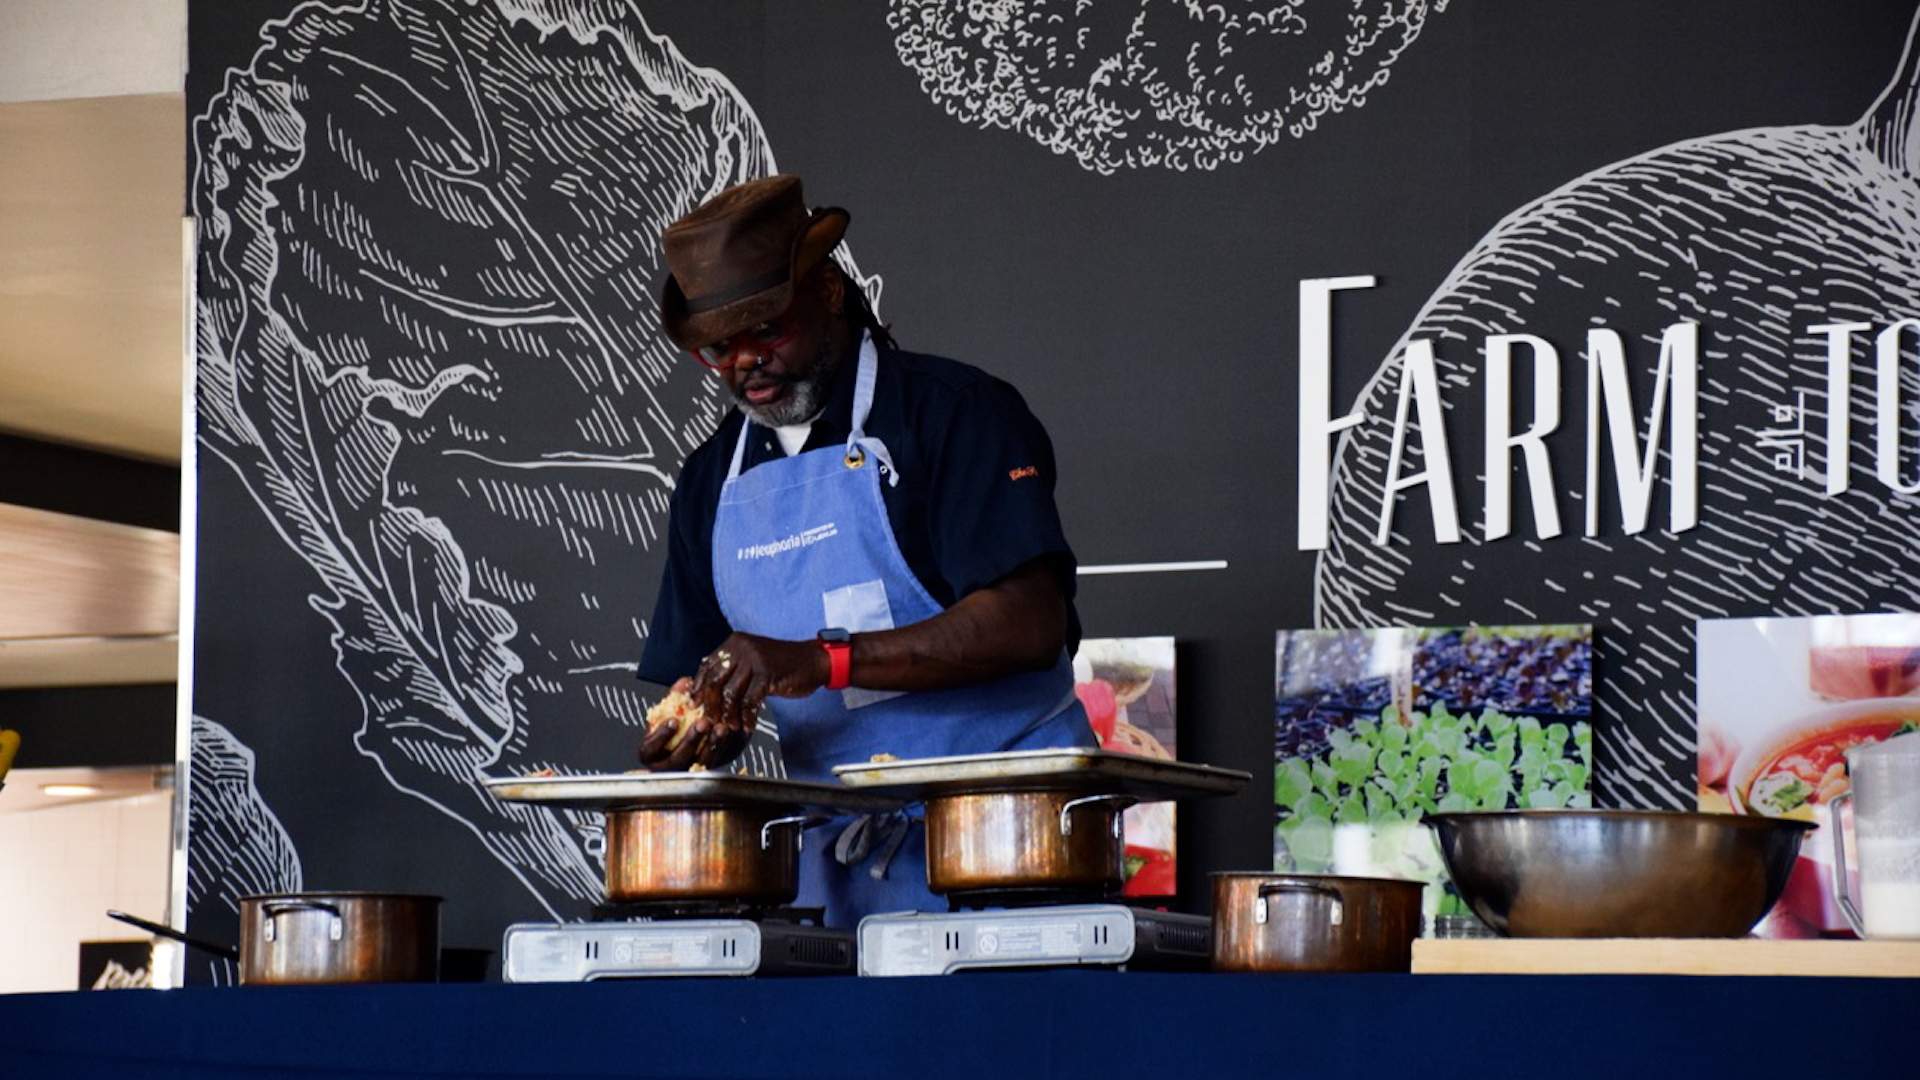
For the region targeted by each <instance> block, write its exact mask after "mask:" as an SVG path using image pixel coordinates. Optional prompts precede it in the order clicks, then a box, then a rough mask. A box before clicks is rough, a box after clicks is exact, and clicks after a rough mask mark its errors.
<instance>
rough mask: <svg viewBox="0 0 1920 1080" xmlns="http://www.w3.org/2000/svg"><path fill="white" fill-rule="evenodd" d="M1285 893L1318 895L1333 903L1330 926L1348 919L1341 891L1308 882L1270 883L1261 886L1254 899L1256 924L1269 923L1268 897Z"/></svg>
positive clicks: (1329, 920)
mask: <svg viewBox="0 0 1920 1080" xmlns="http://www.w3.org/2000/svg"><path fill="white" fill-rule="evenodd" d="M1283 892H1307V893H1318V894H1320V895H1321V896H1324V897H1326V898H1327V899H1329V900H1331V901H1333V914H1332V915H1331V916H1330V917H1329V918H1328V919H1327V922H1328V924H1329V925H1332V926H1339V925H1340V923H1341V922H1342V921H1343V920H1344V919H1345V918H1346V904H1345V903H1344V902H1343V901H1342V900H1341V899H1340V890H1339V889H1335V888H1332V887H1330V886H1326V885H1320V884H1316V883H1313V882H1306V881H1270V882H1268V883H1266V884H1265V885H1262V886H1260V891H1259V893H1258V894H1256V895H1255V896H1254V898H1253V921H1254V922H1256V923H1265V922H1266V921H1267V897H1269V896H1272V895H1273V894H1275V893H1283Z"/></svg>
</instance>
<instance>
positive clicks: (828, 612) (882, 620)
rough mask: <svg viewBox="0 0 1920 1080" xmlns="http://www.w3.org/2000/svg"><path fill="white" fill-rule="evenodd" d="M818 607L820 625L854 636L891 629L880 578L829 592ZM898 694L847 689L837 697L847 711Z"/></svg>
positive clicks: (888, 611)
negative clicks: (835, 627)
mask: <svg viewBox="0 0 1920 1080" xmlns="http://www.w3.org/2000/svg"><path fill="white" fill-rule="evenodd" d="M820 606H821V608H822V609H823V611H824V614H825V616H826V620H827V621H826V622H824V623H821V624H820V625H822V626H837V627H840V628H842V629H844V630H847V631H849V632H851V633H855V634H859V633H865V632H869V631H873V630H891V629H893V606H892V605H891V604H889V603H888V602H887V585H886V583H885V582H883V581H881V580H880V579H879V578H875V579H873V580H872V581H862V582H860V583H859V584H857V585H846V586H842V587H841V588H838V589H829V590H827V591H826V592H824V593H821V594H820ZM901 693H902V692H901V691H899V690H865V689H862V688H860V687H858V686H849V687H847V688H846V689H845V690H842V691H840V697H841V700H842V701H844V702H845V704H846V707H847V708H849V709H858V708H861V707H862V706H866V705H872V704H873V703H875V702H878V701H886V700H888V699H889V698H896V697H899V696H900V694H901Z"/></svg>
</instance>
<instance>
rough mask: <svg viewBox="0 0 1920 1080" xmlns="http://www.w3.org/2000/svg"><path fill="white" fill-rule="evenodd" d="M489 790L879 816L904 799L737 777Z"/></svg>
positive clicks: (607, 780) (526, 797)
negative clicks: (833, 811)
mask: <svg viewBox="0 0 1920 1080" xmlns="http://www.w3.org/2000/svg"><path fill="white" fill-rule="evenodd" d="M485 783H486V787H487V790H488V791H490V792H492V793H493V795H494V797H495V798H498V799H504V800H506V801H508V802H526V803H544V804H546V805H549V806H567V807H576V808H578V807H589V808H600V809H611V808H614V807H621V806H644V805H646V804H648V803H686V802H695V801H699V802H709V801H710V802H725V803H735V804H738V803H762V804H771V805H776V806H795V807H806V808H821V809H828V810H852V811H857V812H860V813H882V812H885V811H888V810H894V809H897V808H899V807H900V806H901V805H902V803H903V802H904V800H902V799H899V798H895V797H893V796H890V795H887V794H884V793H880V792H868V791H855V790H852V789H850V788H848V787H846V786H844V785H839V784H817V783H811V782H808V781H803V780H776V779H770V778H767V777H763V776H736V775H734V774H733V773H724V772H657V773H586V774H582V775H577V776H510V777H502V778H498V779H491V780H487V781H486V782H485Z"/></svg>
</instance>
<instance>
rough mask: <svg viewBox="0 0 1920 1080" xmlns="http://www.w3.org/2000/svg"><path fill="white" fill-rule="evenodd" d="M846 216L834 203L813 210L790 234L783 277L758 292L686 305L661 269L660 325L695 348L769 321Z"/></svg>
mask: <svg viewBox="0 0 1920 1080" xmlns="http://www.w3.org/2000/svg"><path fill="white" fill-rule="evenodd" d="M850 217H851V216H850V215H849V214H848V213H847V212H846V211H845V210H842V209H841V208H839V207H837V206H823V207H820V208H819V209H816V210H815V211H813V214H812V216H811V217H810V218H809V220H808V222H807V227H806V228H804V229H802V230H800V233H799V235H798V236H796V237H794V241H793V255H792V258H791V259H790V260H789V263H788V273H787V278H786V280H785V281H783V282H781V283H780V284H778V285H775V286H773V287H772V288H769V289H766V290H764V291H762V292H757V293H754V294H753V295H751V296H746V297H742V298H741V299H739V300H734V301H732V302H730V303H726V304H722V305H720V306H718V307H713V308H708V309H707V310H705V311H699V312H693V311H689V310H688V309H687V297H686V294H685V293H684V292H682V291H681V290H680V282H679V281H678V280H677V279H675V278H674V276H673V274H672V273H671V272H669V273H668V274H667V281H666V284H665V285H663V286H661V288H660V326H661V328H662V329H663V330H665V331H666V332H667V336H668V337H670V338H672V339H673V341H674V343H675V344H677V345H679V346H680V347H681V348H683V349H698V348H700V347H702V346H705V345H711V344H713V343H714V342H716V341H725V340H726V339H727V338H730V337H732V336H733V335H735V334H737V333H739V332H740V331H742V330H747V329H750V328H752V327H755V326H758V325H760V324H761V323H764V322H770V321H772V320H773V319H776V318H778V317H779V315H780V313H781V312H783V311H785V310H787V305H789V304H791V303H793V287H794V285H795V283H797V282H798V281H799V280H800V278H801V277H802V276H803V275H805V274H806V272H807V271H809V270H811V269H813V268H814V267H815V266H816V265H818V264H819V263H820V260H822V259H824V258H826V257H827V254H828V253H829V252H831V251H832V250H833V249H834V248H835V247H837V246H838V245H839V243H840V241H841V239H842V238H844V237H845V236H846V234H847V223H848V221H849V220H850Z"/></svg>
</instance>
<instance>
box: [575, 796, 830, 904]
mask: <svg viewBox="0 0 1920 1080" xmlns="http://www.w3.org/2000/svg"><path fill="white" fill-rule="evenodd" d="M821 820H824V819H822V818H817V817H810V816H808V815H805V814H796V813H793V812H792V809H791V808H788V807H780V806H773V805H768V804H764V803H740V804H707V803H702V804H689V805H679V804H660V803H648V804H646V805H643V806H628V807H616V808H613V809H610V810H608V811H607V899H608V900H611V901H614V902H616V903H621V902H634V901H654V900H727V901H736V902H739V903H749V904H785V903H787V902H789V901H791V900H792V899H793V898H794V896H795V895H797V894H798V893H799V891H800V843H801V841H800V836H801V831H802V830H803V829H804V828H805V827H806V826H807V825H809V824H812V823H814V822H817V821H821Z"/></svg>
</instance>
